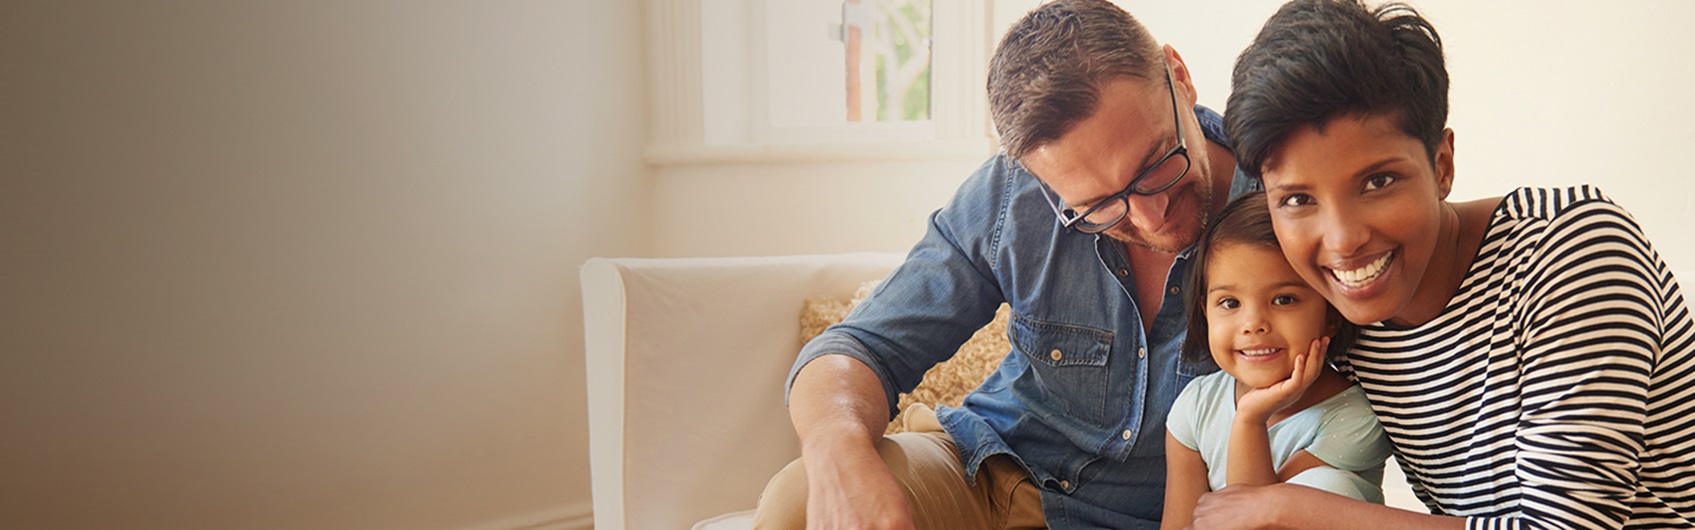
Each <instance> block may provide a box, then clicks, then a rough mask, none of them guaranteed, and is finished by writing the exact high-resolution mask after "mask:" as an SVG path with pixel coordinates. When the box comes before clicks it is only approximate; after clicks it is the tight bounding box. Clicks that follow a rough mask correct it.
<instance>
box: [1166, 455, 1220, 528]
mask: <svg viewBox="0 0 1695 530" xmlns="http://www.w3.org/2000/svg"><path fill="white" fill-rule="evenodd" d="M1208 491H1211V487H1209V486H1208V485H1207V464H1206V462H1205V461H1204V460H1201V453H1200V452H1199V451H1196V450H1194V449H1190V448H1189V447H1188V446H1185V445H1183V443H1182V442H1179V441H1177V437H1175V436H1172V435H1171V433H1166V435H1165V516H1164V518H1163V519H1162V520H1161V521H1160V525H1159V527H1160V528H1161V529H1163V530H1181V529H1183V528H1185V527H1187V526H1189V522H1190V521H1191V520H1192V518H1193V517H1194V513H1195V502H1196V501H1199V500H1200V498H1201V495H1205V494H1206V493H1207V492H1208Z"/></svg>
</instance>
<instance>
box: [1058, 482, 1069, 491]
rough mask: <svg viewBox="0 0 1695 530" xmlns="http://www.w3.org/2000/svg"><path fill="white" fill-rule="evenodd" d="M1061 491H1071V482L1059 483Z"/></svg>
mask: <svg viewBox="0 0 1695 530" xmlns="http://www.w3.org/2000/svg"><path fill="white" fill-rule="evenodd" d="M1059 489H1062V490H1068V489H1071V481H1069V480H1061V481H1059Z"/></svg>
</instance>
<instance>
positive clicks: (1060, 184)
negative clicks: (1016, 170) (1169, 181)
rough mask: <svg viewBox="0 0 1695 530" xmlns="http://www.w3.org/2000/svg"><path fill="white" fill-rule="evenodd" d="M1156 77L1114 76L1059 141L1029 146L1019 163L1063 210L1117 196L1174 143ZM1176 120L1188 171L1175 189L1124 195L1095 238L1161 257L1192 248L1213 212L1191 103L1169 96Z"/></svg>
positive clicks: (1161, 82) (1169, 115) (1201, 140)
mask: <svg viewBox="0 0 1695 530" xmlns="http://www.w3.org/2000/svg"><path fill="white" fill-rule="evenodd" d="M1166 86H1167V85H1166V83H1165V80H1164V79H1155V80H1148V79H1141V78H1135V77H1128V76H1124V77H1119V78H1116V79H1113V80H1111V81H1108V82H1106V83H1103V84H1102V86H1101V98H1100V102H1099V104H1098V105H1097V106H1096V108H1095V113H1094V114H1092V115H1090V116H1089V117H1088V118H1085V119H1083V120H1082V121H1080V122H1077V124H1075V125H1073V126H1072V128H1071V130H1070V131H1067V132H1066V133H1065V134H1064V135H1062V136H1060V137H1059V139H1057V140H1054V141H1052V142H1048V143H1047V144H1045V145H1043V146H1041V147H1038V148H1036V150H1034V151H1032V152H1030V154H1027V155H1025V156H1024V157H1023V158H1022V159H1021V160H1020V162H1021V163H1023V165H1024V167H1025V168H1027V169H1029V170H1030V172H1031V173H1034V174H1035V175H1036V176H1037V177H1038V178H1040V179H1042V182H1043V183H1045V184H1047V186H1048V188H1049V189H1052V190H1053V191H1054V193H1055V194H1057V195H1059V198H1060V200H1062V201H1064V202H1065V206H1066V207H1068V208H1071V209H1073V210H1077V211H1084V210H1087V209H1088V208H1089V207H1091V206H1094V205H1095V204H1096V203H1098V202H1100V200H1101V199H1103V198H1105V197H1108V196H1111V195H1113V194H1116V193H1118V192H1120V191H1123V190H1124V187H1125V186H1128V185H1129V184H1130V180H1131V179H1133V178H1136V175H1139V174H1141V173H1142V171H1143V170H1144V169H1146V168H1147V167H1148V166H1149V165H1151V164H1153V163H1154V162H1155V161H1156V160H1158V159H1159V157H1160V156H1161V155H1164V154H1165V153H1166V152H1168V151H1170V150H1171V148H1172V147H1173V146H1176V145H1177V129H1176V124H1175V123H1174V122H1173V120H1172V114H1173V112H1174V109H1173V108H1172V94H1171V93H1170V92H1168V91H1167V88H1166ZM1177 104H1178V107H1179V108H1177V109H1175V112H1176V116H1177V119H1179V120H1183V123H1184V126H1183V132H1184V134H1186V135H1188V136H1189V138H1188V139H1187V142H1188V146H1189V151H1190V157H1191V158H1192V159H1193V160H1194V161H1195V163H1194V164H1192V165H1191V166H1190V168H1189V173H1188V174H1187V175H1185V176H1184V177H1183V178H1182V179H1181V180H1179V181H1178V182H1177V184H1176V185H1175V186H1172V187H1171V188H1170V189H1167V190H1165V191H1163V192H1160V193H1158V194H1154V195H1137V194H1132V195H1130V196H1129V199H1128V200H1129V206H1130V209H1129V213H1128V214H1127V215H1125V217H1124V220H1122V221H1119V222H1118V224H1117V225H1115V226H1113V227H1112V228H1111V229H1108V230H1107V231H1106V232H1103V234H1105V235H1107V236H1108V237H1111V238H1113V239H1116V240H1119V241H1123V242H1125V243H1128V244H1131V245H1136V246H1140V247H1145V248H1150V249H1154V250H1159V251H1163V252H1178V251H1180V250H1182V249H1184V248H1187V247H1188V246H1189V245H1193V244H1194V243H1195V240H1196V239H1198V238H1199V237H1200V232H1201V229H1202V228H1203V227H1205V226H1206V221H1207V216H1208V215H1209V214H1210V213H1211V212H1212V210H1213V204H1212V202H1213V188H1212V178H1211V173H1212V172H1211V168H1209V167H1208V166H1207V164H1206V163H1205V161H1206V160H1207V158H1206V156H1205V155H1204V151H1205V149H1206V146H1207V144H1206V138H1205V136H1204V135H1202V134H1201V133H1200V130H1201V129H1200V124H1199V123H1197V122H1196V120H1195V115H1194V112H1191V111H1189V107H1190V106H1192V100H1191V98H1189V97H1187V96H1186V93H1183V92H1180V93H1178V94H1177Z"/></svg>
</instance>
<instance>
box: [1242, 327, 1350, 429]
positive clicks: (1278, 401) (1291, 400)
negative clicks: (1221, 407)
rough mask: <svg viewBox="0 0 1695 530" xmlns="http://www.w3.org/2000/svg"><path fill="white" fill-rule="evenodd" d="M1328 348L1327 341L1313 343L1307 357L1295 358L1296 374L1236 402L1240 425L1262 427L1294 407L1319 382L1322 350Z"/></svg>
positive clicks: (1323, 339)
mask: <svg viewBox="0 0 1695 530" xmlns="http://www.w3.org/2000/svg"><path fill="white" fill-rule="evenodd" d="M1329 346H1330V337H1324V338H1320V339H1317V340H1314V341H1312V345H1311V347H1309V348H1308V350H1307V352H1306V353H1303V354H1298V355H1297V356H1296V357H1295V371H1294V373H1291V374H1289V378H1288V379H1284V380H1282V381H1279V382H1277V383H1276V384H1273V385H1271V386H1268V387H1265V388H1256V389H1253V390H1249V391H1248V392H1247V393H1246V394H1243V395H1242V399H1240V400H1238V401H1237V402H1236V415H1237V417H1238V419H1239V420H1241V421H1254V422H1256V423H1257V424H1259V425H1264V424H1265V422H1266V421H1268V420H1270V419H1271V415H1272V414H1275V413H1277V411H1279V410H1283V409H1284V408H1285V407H1288V406H1289V405H1293V404H1295V402H1296V401H1299V400H1300V399H1301V395H1302V394H1304V393H1305V392H1306V390H1307V387H1310V386H1312V382H1313V381H1317V380H1318V374H1319V373H1321V372H1323V371H1324V350H1325V348H1327V347H1329Z"/></svg>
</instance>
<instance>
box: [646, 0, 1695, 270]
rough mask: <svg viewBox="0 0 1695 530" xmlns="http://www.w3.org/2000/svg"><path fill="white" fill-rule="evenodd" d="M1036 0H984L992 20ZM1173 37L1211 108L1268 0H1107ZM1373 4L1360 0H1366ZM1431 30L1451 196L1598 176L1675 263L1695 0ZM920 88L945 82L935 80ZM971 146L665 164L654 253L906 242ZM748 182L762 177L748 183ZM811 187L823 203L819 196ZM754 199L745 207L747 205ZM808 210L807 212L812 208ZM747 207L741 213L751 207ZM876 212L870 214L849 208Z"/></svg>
mask: <svg viewBox="0 0 1695 530" xmlns="http://www.w3.org/2000/svg"><path fill="white" fill-rule="evenodd" d="M1036 3H1037V2H1036V1H1035V0H996V2H995V10H994V14H995V18H996V27H997V29H996V30H995V31H994V33H995V35H996V36H997V37H998V36H999V34H1000V33H1001V32H1003V31H1004V24H1006V23H1007V22H1009V21H1010V20H1011V19H1013V18H1016V17H1017V16H1019V15H1021V14H1022V13H1023V12H1024V11H1025V10H1027V9H1028V6H1031V5H1035V4H1036ZM1118 3H1119V4H1120V5H1122V6H1124V7H1125V8H1126V9H1128V10H1129V11H1131V13H1132V14H1134V15H1136V16H1137V17H1138V18H1140V19H1141V20H1142V21H1143V22H1144V23H1145V24H1147V25H1148V27H1150V28H1152V30H1153V31H1154V34H1155V37H1156V38H1158V39H1160V40H1162V41H1165V42H1168V43H1170V44H1172V45H1173V46H1174V47H1176V48H1177V50H1178V52H1179V53H1181V54H1182V55H1183V56H1184V58H1185V59H1186V60H1187V61H1188V63H1189V65H1190V67H1191V68H1192V69H1193V70H1194V71H1195V75H1196V79H1197V84H1198V91H1199V94H1200V100H1201V103H1202V104H1205V105H1208V106H1211V107H1212V108H1213V109H1215V110H1219V111H1221V112H1222V111H1223V110H1224V102H1225V98H1226V96H1228V94H1229V90H1230V78H1229V75H1230V68H1231V65H1232V63H1233V62H1234V60H1235V57H1236V55H1237V54H1238V53H1240V52H1241V50H1242V48H1243V47H1244V46H1246V45H1247V43H1248V42H1249V41H1251V40H1252V39H1253V36H1254V33H1256V32H1257V31H1258V30H1259V27H1260V26H1261V25H1262V24H1263V23H1264V22H1265V19H1266V17H1268V16H1270V15H1271V13H1272V12H1274V11H1276V9H1277V7H1278V6H1279V5H1281V4H1282V2H1281V1H1278V0H1254V1H1251V2H1242V1H1233V2H1227V3H1226V2H1170V1H1141V0H1118ZM1372 3H1376V2H1372ZM1413 3H1414V4H1415V5H1416V6H1417V7H1419V8H1420V9H1421V10H1423V12H1424V13H1425V14H1426V15H1427V16H1428V17H1430V18H1431V19H1432V20H1433V21H1434V22H1435V23H1436V25H1437V29H1438V31H1440V32H1441V33H1442V36H1443V38H1444V40H1445V42H1446V44H1447V53H1448V57H1449V70H1450V74H1451V76H1452V77H1453V89H1452V94H1451V112H1450V117H1451V119H1450V125H1451V126H1452V127H1453V128H1454V129H1455V130H1456V136H1457V139H1458V140H1457V147H1456V158H1457V161H1458V165H1459V175H1458V179H1457V182H1456V185H1455V186H1456V189H1455V191H1454V194H1453V196H1454V197H1455V198H1477V197H1485V196H1495V195H1501V194H1504V193H1506V192H1508V191H1510V190H1511V189H1512V188H1513V187H1515V186H1527V185H1550V186H1563V185H1573V184H1578V183H1582V182H1589V183H1593V184H1597V185H1599V186H1601V187H1602V189H1603V190H1605V191H1606V192H1607V193H1608V194H1610V195H1611V196H1612V197H1613V198H1614V199H1615V200H1617V201H1619V202H1620V203H1622V204H1623V205H1624V206H1625V207H1626V208H1629V209H1630V210H1631V211H1632V212H1633V213H1634V214H1635V215H1636V218H1637V220H1638V221H1640V222H1641V223H1642V224H1643V225H1644V226H1645V227H1646V230H1647V232H1648V234H1649V236H1650V237H1652V238H1653V240H1654V242H1655V244H1656V245H1657V246H1658V248H1659V249H1660V251H1661V254H1662V255H1664V256H1665V257H1666V259H1667V260H1668V261H1670V262H1671V263H1672V265H1673V267H1674V268H1680V269H1685V270H1688V269H1695V240H1692V239H1689V238H1686V237H1682V232H1681V230H1682V227H1683V226H1684V225H1685V224H1686V221H1685V220H1684V217H1685V216H1686V214H1687V212H1691V211H1695V176H1692V175H1691V174H1690V173H1691V171H1690V170H1688V169H1687V168H1686V167H1685V166H1687V164H1684V163H1682V162H1680V161H1679V160H1678V158H1679V157H1678V155H1679V154H1680V153H1681V152H1682V151H1684V150H1686V149H1688V146H1690V145H1692V144H1695V129H1692V128H1690V127H1689V126H1688V124H1690V123H1695V106H1691V105H1687V104H1684V103H1683V102H1684V101H1685V100H1686V99H1687V97H1688V96H1687V94H1686V92H1687V91H1688V87H1690V86H1695V67H1691V66H1690V64H1692V63H1691V62H1690V61H1689V60H1687V58H1689V57H1692V56H1695V32H1691V31H1689V30H1688V28H1687V24H1686V23H1685V22H1686V21H1688V20H1691V19H1695V3H1691V2H1686V1H1682V0H1641V1H1632V2H1627V3H1623V4H1616V3H1608V2H1596V1H1573V0H1554V1H1534V2H1533V1H1523V0H1519V1H1508V2H1473V1H1467V0H1413ZM936 97H939V98H940V97H947V96H946V95H945V94H941V95H937V96H936ZM977 162H980V160H970V161H965V160H938V161H933V162H927V163H923V164H879V163H870V162H867V163H842V162H837V161H821V162H818V163H815V164H795V163H784V164H764V163H742V164H709V165H694V166H691V165H678V166H668V167H664V168H661V169H659V170H658V171H656V173H655V176H654V177H655V189H656V194H655V200H656V201H657V203H656V208H655V211H656V212H659V215H658V217H657V219H658V220H659V221H660V227H661V228H660V229H659V230H658V232H657V233H656V236H657V238H658V240H657V249H656V251H657V252H658V253H659V254H661V255H675V256H682V255H731V254H783V253H789V252H795V251H808V252H825V251H848V250H884V251H904V250H906V249H907V248H909V247H910V246H911V244H912V243H913V242H914V241H916V240H917V238H918V236H919V235H921V234H922V233H923V230H924V224H923V223H924V219H925V218H926V216H927V214H928V213H929V212H930V211H932V210H934V209H935V208H937V207H939V206H940V205H941V204H942V203H943V202H944V201H945V200H946V198H947V197H948V196H949V195H950V194H951V191H952V189H953V188H954V187H956V186H958V184H959V182H960V181H962V180H963V179H964V178H965V176H966V175H967V173H968V172H969V171H970V170H971V169H972V168H974V167H976V164H977ZM749 190H763V193H762V194H760V195H753V196H751V197H752V198H753V199H750V193H752V192H750V191H749ZM821 200H824V201H827V202H823V203H820V202H819V201H821ZM750 204H754V205H757V207H753V208H750V207H749V205H750ZM815 212H816V213H815ZM766 213H769V214H770V215H769V216H766V215H756V214H766ZM859 215H869V216H876V219H875V220H867V219H863V218H856V217H855V216H859Z"/></svg>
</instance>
